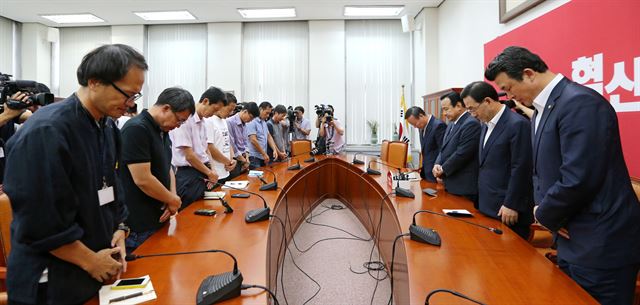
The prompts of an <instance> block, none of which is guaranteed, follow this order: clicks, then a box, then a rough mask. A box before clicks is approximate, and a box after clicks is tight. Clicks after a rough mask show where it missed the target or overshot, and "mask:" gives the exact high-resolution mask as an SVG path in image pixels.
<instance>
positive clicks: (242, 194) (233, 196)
mask: <svg viewBox="0 0 640 305" xmlns="http://www.w3.org/2000/svg"><path fill="white" fill-rule="evenodd" d="M249 196H251V195H249V194H245V193H239V194H233V195H231V198H249Z"/></svg>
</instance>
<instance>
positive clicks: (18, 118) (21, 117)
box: [0, 91, 31, 193]
mask: <svg viewBox="0 0 640 305" xmlns="http://www.w3.org/2000/svg"><path fill="white" fill-rule="evenodd" d="M10 99H11V100H14V101H21V102H23V103H27V102H28V99H29V95H28V94H26V93H23V92H20V91H18V92H16V93H15V94H13V95H12V96H11V97H10ZM30 116H31V111H29V110H26V109H13V108H11V107H7V106H6V105H5V106H4V111H2V113H0V185H2V183H3V179H4V166H5V164H4V162H5V159H4V145H5V143H7V141H9V138H11V137H12V136H13V134H14V133H16V130H17V128H16V124H22V123H24V121H26V120H27V119H28V118H29V117H30ZM1 192H2V187H0V193H1Z"/></svg>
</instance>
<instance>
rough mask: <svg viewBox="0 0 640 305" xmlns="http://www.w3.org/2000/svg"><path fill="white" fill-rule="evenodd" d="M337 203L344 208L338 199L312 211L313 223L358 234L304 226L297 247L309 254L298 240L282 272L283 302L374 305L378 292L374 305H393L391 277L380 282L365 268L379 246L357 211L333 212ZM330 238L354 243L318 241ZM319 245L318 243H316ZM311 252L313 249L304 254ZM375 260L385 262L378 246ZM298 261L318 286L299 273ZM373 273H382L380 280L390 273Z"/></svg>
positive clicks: (297, 235)
mask: <svg viewBox="0 0 640 305" xmlns="http://www.w3.org/2000/svg"><path fill="white" fill-rule="evenodd" d="M331 205H341V206H344V205H342V204H341V203H340V202H338V201H337V200H326V201H324V202H323V203H322V204H320V205H318V207H317V208H316V209H315V210H314V211H313V212H312V215H315V216H313V218H311V219H310V217H307V219H308V220H309V221H311V222H312V223H316V224H324V225H331V226H334V227H337V228H340V229H342V230H344V231H346V232H348V233H351V234H352V235H350V234H348V233H346V232H343V231H340V230H337V229H334V228H329V227H324V226H319V225H313V224H310V223H306V222H305V223H303V224H302V225H301V226H300V228H299V229H298V231H297V232H294V239H295V242H296V244H297V248H299V250H302V251H303V252H301V251H299V250H298V249H297V248H296V245H294V243H293V241H292V242H291V243H290V244H289V251H287V255H286V257H285V261H284V265H283V268H284V271H279V272H278V275H279V277H278V287H277V296H278V301H279V303H280V304H281V305H284V304H290V305H294V304H295V305H298V304H371V301H372V296H373V295H374V289H375V296H374V298H373V304H387V302H388V301H389V292H390V282H389V279H388V278H386V279H384V280H381V281H376V280H375V279H373V278H372V276H370V275H369V274H368V273H366V272H365V271H366V269H365V268H364V267H363V264H364V263H365V262H367V261H369V260H370V258H369V257H370V254H371V249H372V246H373V241H371V240H370V239H371V236H370V235H369V234H368V233H367V231H366V230H365V228H364V226H362V224H361V223H360V221H359V220H358V219H357V218H356V216H355V215H354V214H353V213H352V212H351V210H349V209H347V208H345V209H342V210H333V209H328V208H327V207H330V206H331ZM287 234H289V231H288V230H287ZM353 235H355V237H354V236H353ZM325 238H349V239H332V240H327V241H321V242H319V243H316V242H317V241H319V240H322V239H325ZM363 239H365V240H363ZM314 243H316V244H315V245H313V244H314ZM307 249H308V251H306V252H304V251H305V250H307ZM292 259H293V261H292ZM371 260H373V261H377V260H379V259H378V249H377V248H375V247H374V250H373V256H372V259H371ZM294 261H295V264H297V265H298V266H299V268H300V269H301V270H302V271H304V272H305V273H307V274H308V275H309V277H311V278H313V280H315V281H316V282H317V284H316V283H314V281H313V280H311V279H310V278H309V277H307V276H306V275H305V274H304V273H303V272H302V271H300V270H299V269H297V268H296V266H295V265H294ZM350 268H351V270H353V271H355V272H365V273H363V274H356V273H354V272H352V271H351V270H350ZM371 274H373V275H374V276H376V275H377V277H378V278H384V277H385V275H386V273H384V271H371ZM376 284H378V285H377V289H376ZM283 288H284V289H283ZM314 295H315V296H314ZM285 296H286V300H285Z"/></svg>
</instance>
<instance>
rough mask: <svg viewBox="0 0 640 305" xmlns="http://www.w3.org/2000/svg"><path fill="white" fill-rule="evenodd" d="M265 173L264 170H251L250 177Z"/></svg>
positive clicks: (260, 175)
mask: <svg viewBox="0 0 640 305" xmlns="http://www.w3.org/2000/svg"><path fill="white" fill-rule="evenodd" d="M263 175H264V172H263V171H254V170H250V171H249V175H248V176H249V177H262V176H263Z"/></svg>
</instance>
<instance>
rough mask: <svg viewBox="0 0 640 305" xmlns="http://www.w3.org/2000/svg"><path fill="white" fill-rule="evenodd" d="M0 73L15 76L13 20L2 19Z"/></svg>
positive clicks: (0, 20) (0, 27) (0, 28)
mask: <svg viewBox="0 0 640 305" xmlns="http://www.w3.org/2000/svg"><path fill="white" fill-rule="evenodd" d="M0 41H1V42H2V44H1V45H2V47H0V72H2V73H4V74H14V71H13V48H14V44H15V42H14V41H13V20H11V19H7V18H4V17H0Z"/></svg>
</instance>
